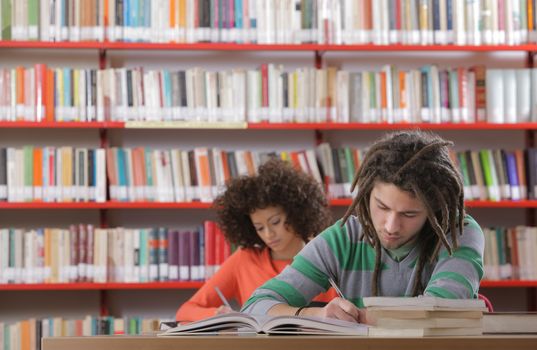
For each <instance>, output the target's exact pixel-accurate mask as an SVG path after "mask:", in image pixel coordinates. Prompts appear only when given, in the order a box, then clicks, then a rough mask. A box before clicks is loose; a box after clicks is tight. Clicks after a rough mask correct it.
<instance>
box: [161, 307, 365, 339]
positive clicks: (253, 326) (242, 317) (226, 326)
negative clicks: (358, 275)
mask: <svg viewBox="0 0 537 350" xmlns="http://www.w3.org/2000/svg"><path fill="white" fill-rule="evenodd" d="M367 330H368V326H366V325H363V324H359V323H354V322H346V321H341V320H336V319H331V318H314V317H300V316H266V315H248V314H244V313H240V312H233V313H229V314H223V315H217V316H213V317H210V318H206V319H204V320H200V321H196V322H192V323H188V324H184V325H179V326H177V327H174V328H170V329H167V330H166V331H164V332H162V333H159V334H158V335H159V336H178V335H194V334H200V335H201V334H213V333H227V332H232V333H237V332H238V333H266V334H309V335H367Z"/></svg>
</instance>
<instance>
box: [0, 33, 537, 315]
mask: <svg viewBox="0 0 537 350" xmlns="http://www.w3.org/2000/svg"><path fill="white" fill-rule="evenodd" d="M0 49H12V50H27V49H28V50H52V49H62V50H80V51H81V52H85V51H90V52H93V51H96V52H97V53H98V60H99V62H98V66H99V67H100V68H101V69H104V68H106V65H107V55H108V53H110V52H114V51H121V52H131V51H132V52H137V51H145V52H155V53H154V54H152V55H155V56H158V55H159V54H158V52H159V51H185V52H187V51H188V52H192V51H194V52H195V51H214V52H242V51H250V52H257V51H266V52H271V51H274V52H288V51H289V52H293V51H296V52H307V53H312V54H313V56H314V57H313V58H314V60H313V62H314V65H315V67H316V68H320V67H322V64H323V56H324V55H325V54H326V53H327V52H350V53H352V52H384V53H392V52H417V53H423V54H424V55H426V54H427V53H428V52H477V53H481V52H484V53H486V52H514V51H516V52H523V53H526V54H527V55H526V56H527V57H526V62H525V64H526V66H527V67H533V57H534V54H535V53H537V45H535V44H525V45H513V46H511V45H482V46H473V45H427V46H423V45H385V46H380V45H322V44H297V45H295V44H285V45H280V44H274V45H269V44H235V43H195V44H177V43H136V42H129V43H125V42H106V41H105V42H39V41H32V42H23V41H0ZM84 50H85V51H84ZM127 55H128V53H127ZM416 128H417V129H422V130H450V131H451V130H453V131H459V130H460V131H486V130H490V131H500V132H501V131H504V130H515V131H517V130H518V131H522V132H523V133H524V138H525V141H524V142H525V146H526V147H534V146H535V142H534V131H535V130H537V123H509V124H507V123H506V124H504V123H486V122H480V123H467V124H465V123H441V124H434V123H393V124H388V123H238V124H233V125H223V124H219V123H214V124H211V123H203V125H202V124H195V123H189V124H185V123H175V122H170V123H165V122H156V123H144V122H137V123H129V122H24V121H16V122H5V121H2V122H0V129H50V130H62V131H61V132H65V133H68V132H69V130H73V129H77V130H83V129H90V130H99V131H100V132H99V138H100V143H101V144H102V145H107V144H108V143H109V138H108V136H109V135H108V131H114V132H119V133H121V130H130V129H147V130H152V129H156V130H157V129H177V130H182V129H185V130H189V129H200V130H201V129H214V130H219V131H221V132H222V133H224V132H226V131H227V130H239V131H241V132H243V131H244V132H249V131H250V130H256V131H259V130H261V131H263V130H265V131H266V132H271V131H278V130H297V131H300V130H305V131H307V130H312V131H315V133H316V137H317V138H321V139H322V136H323V135H322V133H323V132H325V131H332V130H335V131H349V130H352V131H370V130H376V131H389V130H401V129H416ZM156 132H158V131H156ZM350 203H351V200H350V199H333V200H331V202H330V205H331V206H332V207H334V208H338V207H339V208H342V207H347V206H348V205H349V204H350ZM211 206H212V204H211V203H207V202H179V203H160V202H119V201H106V202H103V203H95V202H84V203H81V202H67V203H57V202H21V203H9V202H0V209H4V210H25V209H30V210H71V209H73V210H86V209H88V210H98V211H100V214H101V215H100V220H101V224H103V225H104V224H105V223H106V221H107V219H106V217H107V213H108V211H109V210H161V209H162V210H164V209H171V210H182V209H195V210H210V208H211ZM466 206H467V207H468V208H484V209H486V208H500V209H526V211H527V213H526V218H527V220H526V221H527V222H526V224H528V225H530V224H533V223H534V221H535V210H534V209H535V208H537V200H520V201H505V200H504V201H467V202H466ZM202 283H203V282H154V283H62V284H9V285H0V291H37V292H46V291H51V292H52V291H84V290H91V291H100V292H101V293H106V292H108V291H116V290H125V291H129V290H146V291H147V290H148V291H151V290H189V291H192V290H196V289H197V288H199V287H200V286H201V285H202ZM482 287H485V288H489V289H505V288H526V289H527V290H528V291H529V292H528V308H529V309H532V310H535V309H536V308H537V281H526V280H501V281H487V280H485V281H483V282H482ZM106 300H107V298H105V297H103V298H101V303H102V304H101V310H106V309H107V306H108V305H106V302H107V301H106ZM103 313H105V314H107V311H104V312H103Z"/></svg>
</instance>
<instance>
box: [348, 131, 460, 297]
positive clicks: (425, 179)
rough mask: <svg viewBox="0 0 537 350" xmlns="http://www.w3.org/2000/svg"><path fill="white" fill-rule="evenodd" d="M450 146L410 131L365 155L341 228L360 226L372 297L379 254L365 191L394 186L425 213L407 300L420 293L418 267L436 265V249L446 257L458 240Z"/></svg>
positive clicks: (386, 139) (455, 172) (455, 182)
mask: <svg viewBox="0 0 537 350" xmlns="http://www.w3.org/2000/svg"><path fill="white" fill-rule="evenodd" d="M452 145H453V143H452V142H449V141H446V140H443V139H442V138H441V137H440V136H438V135H435V134H432V133H425V132H422V131H419V130H414V131H401V132H394V133H390V134H387V135H386V136H385V137H383V138H382V139H380V140H379V141H377V142H375V143H374V144H373V145H372V146H371V148H370V149H369V150H368V151H367V153H366V155H365V157H364V161H363V162H362V164H361V166H360V168H359V170H358V171H357V173H356V175H355V177H354V180H353V183H352V188H351V191H354V188H355V187H358V189H359V191H358V194H357V195H356V197H355V198H354V200H353V202H352V204H351V206H350V207H349V209H348V210H347V212H346V213H345V216H344V217H343V220H342V225H343V224H344V223H345V222H346V221H347V219H348V218H349V216H350V215H351V214H352V213H355V214H356V216H357V217H358V220H359V221H360V223H361V224H362V228H363V235H362V239H365V240H367V242H368V243H369V244H371V245H372V246H373V247H374V248H375V252H376V260H375V270H374V272H373V283H372V291H371V292H372V295H378V294H379V287H378V286H379V281H380V265H381V260H380V258H381V249H382V247H381V244H380V240H379V238H378V236H377V233H376V231H375V228H374V226H373V222H372V220H371V215H370V214H371V212H370V208H369V199H370V195H371V191H372V190H373V187H374V186H375V183H376V182H377V181H380V182H385V183H391V184H394V185H396V186H397V187H398V188H399V189H401V190H403V191H407V192H409V193H411V194H413V195H415V196H416V198H418V199H419V200H420V201H421V202H422V203H423V204H424V206H425V208H426V210H427V221H426V222H425V225H424V226H423V228H422V229H421V231H420V233H419V243H418V244H419V249H420V251H419V255H418V256H419V257H418V261H417V262H416V265H417V273H416V274H415V276H416V277H415V280H414V281H413V286H412V295H413V296H416V295H419V294H422V293H423V291H424V286H423V285H422V279H421V275H422V272H423V269H424V266H425V265H426V264H427V263H430V262H432V261H434V260H435V259H437V257H438V254H439V251H440V248H441V247H442V246H444V247H445V248H446V250H447V251H448V253H449V254H450V255H451V254H452V252H453V249H457V247H458V238H457V236H458V235H457V233H459V234H462V230H463V220H464V215H465V212H464V192H463V184H462V179H461V176H460V174H459V172H458V170H457V169H456V168H455V166H454V165H453V163H452V162H451V159H450V157H449V150H448V147H450V146H452ZM431 231H432V234H431ZM448 234H449V235H450V238H451V243H450V242H449V241H448Z"/></svg>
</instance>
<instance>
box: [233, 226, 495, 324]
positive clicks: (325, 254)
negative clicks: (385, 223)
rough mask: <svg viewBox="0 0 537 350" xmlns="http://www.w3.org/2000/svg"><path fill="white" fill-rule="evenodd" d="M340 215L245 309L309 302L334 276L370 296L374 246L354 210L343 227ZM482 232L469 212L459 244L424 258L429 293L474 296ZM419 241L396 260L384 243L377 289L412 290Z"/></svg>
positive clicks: (350, 291)
mask: <svg viewBox="0 0 537 350" xmlns="http://www.w3.org/2000/svg"><path fill="white" fill-rule="evenodd" d="M340 224H341V222H340V221H338V222H336V223H335V224H334V225H332V226H330V227H329V228H327V229H326V230H325V231H324V232H323V233H321V234H320V235H319V236H317V237H316V238H315V239H313V240H312V241H311V242H309V243H308V244H307V245H306V246H305V247H304V248H303V249H302V251H301V252H300V253H299V254H298V255H297V256H296V257H295V258H294V260H293V263H292V264H291V265H290V266H288V267H286V268H285V269H284V270H283V271H282V273H281V274H279V275H278V276H276V277H275V278H273V279H271V280H269V281H267V282H266V283H265V284H263V285H262V286H261V287H259V288H258V289H256V290H255V291H254V293H253V294H252V296H251V297H250V299H248V300H247V301H246V303H245V304H244V305H243V308H242V311H243V312H247V313H250V314H266V313H267V311H268V310H269V309H270V308H272V307H273V306H274V305H276V304H280V303H286V304H289V305H291V306H295V307H299V306H304V305H307V304H308V303H309V302H310V301H311V300H312V299H313V298H314V297H315V296H316V295H318V294H319V293H321V292H325V291H326V290H327V289H328V288H329V287H330V285H329V283H328V278H329V277H331V278H332V279H334V281H335V282H336V283H337V284H338V286H339V288H340V289H341V291H342V293H343V295H344V296H345V297H346V298H347V299H348V300H350V301H351V302H353V303H354V304H355V305H356V306H357V307H363V302H362V298H363V297H367V296H371V283H372V276H373V271H374V269H375V256H376V253H375V249H374V248H373V247H372V246H371V245H370V244H369V243H367V242H366V241H365V240H360V237H361V235H362V229H361V225H360V223H359V222H358V219H357V218H356V217H355V216H351V217H350V218H349V219H348V221H347V223H346V224H345V225H344V226H343V227H341V226H340ZM484 245H485V242H484V236H483V232H482V231H481V228H480V227H479V225H478V224H477V222H475V220H474V219H473V218H472V217H470V216H466V217H465V226H464V232H463V234H462V235H461V236H459V248H458V249H456V250H454V251H453V254H452V255H451V256H449V254H448V252H447V251H446V249H445V248H442V249H441V250H440V254H439V257H438V259H437V261H435V262H433V263H429V264H426V265H425V267H424V269H423V272H422V283H423V285H424V286H426V289H425V291H424V294H425V295H430V296H437V297H442V298H453V299H455V298H476V297H477V292H478V289H479V282H480V281H481V278H482V277H483V250H484ZM418 253H419V245H415V246H414V247H413V248H412V249H411V251H410V252H409V253H408V255H407V256H406V257H405V258H403V259H402V260H401V261H399V262H397V261H395V260H394V259H393V258H391V257H390V256H389V254H388V253H387V252H386V251H385V250H384V249H382V253H381V254H382V257H381V272H380V281H379V295H382V296H409V295H411V293H412V281H413V280H414V276H415V274H416V272H417V271H416V270H417V266H416V261H417V258H418Z"/></svg>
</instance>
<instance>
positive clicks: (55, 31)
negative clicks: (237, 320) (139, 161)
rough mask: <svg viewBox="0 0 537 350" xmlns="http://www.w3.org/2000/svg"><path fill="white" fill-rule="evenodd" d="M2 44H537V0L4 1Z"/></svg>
mask: <svg viewBox="0 0 537 350" xmlns="http://www.w3.org/2000/svg"><path fill="white" fill-rule="evenodd" d="M2 4H3V6H2V9H1V11H2V16H1V18H2V20H1V23H0V24H1V25H2V28H3V30H2V36H1V39H3V40H10V39H12V40H43V41H80V40H101V41H102V40H105V39H106V40H109V41H151V42H208V41H211V42H239V43H248V42H257V43H262V44H273V43H294V44H296V43H309V42H315V43H323V44H324V43H327V44H363V43H374V44H379V45H387V44H395V43H403V44H422V45H428V44H452V43H454V44H459V45H464V44H470V45H481V44H507V45H516V44H520V43H525V42H528V41H535V40H536V38H537V34H536V32H535V30H534V28H537V20H536V18H535V17H536V16H535V14H534V9H535V2H534V1H533V0H520V1H518V0H517V1H510V0H509V1H501V0H482V1H466V2H464V1H433V0H425V1H419V2H418V1H411V0H394V1H388V0H381V1H373V0H363V1H351V0H341V1H340V0H264V1H260V0H257V1H255V0H234V1H228V0H214V1H211V0H199V1H198V0H196V1H194V0H153V1H148V0H110V1H107V2H104V1H98V0H87V1H81V0H57V1H54V2H52V3H51V2H50V1H48V0H23V1H13V0H3V1H2Z"/></svg>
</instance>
